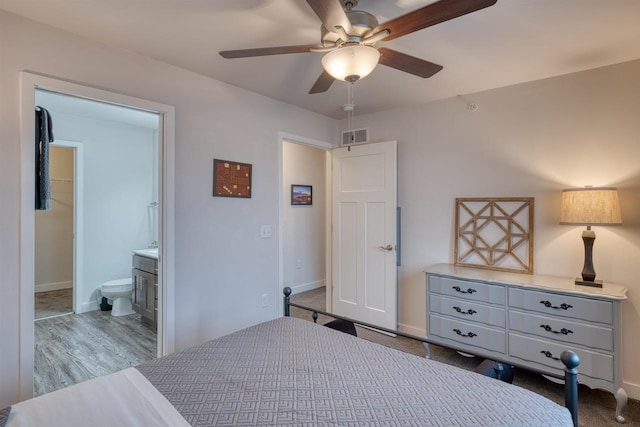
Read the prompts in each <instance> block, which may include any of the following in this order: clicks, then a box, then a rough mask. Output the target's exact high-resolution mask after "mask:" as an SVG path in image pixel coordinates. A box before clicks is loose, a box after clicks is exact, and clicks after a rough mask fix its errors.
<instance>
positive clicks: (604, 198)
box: [560, 187, 622, 225]
mask: <svg viewBox="0 0 640 427" xmlns="http://www.w3.org/2000/svg"><path fill="white" fill-rule="evenodd" d="M560 223H562V224H576V225H614V224H622V216H621V215H620V202H619V201H618V190H617V189H615V188H607V187H585V188H572V189H568V190H562V210H561V212H560Z"/></svg>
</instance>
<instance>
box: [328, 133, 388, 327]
mask: <svg viewBox="0 0 640 427" xmlns="http://www.w3.org/2000/svg"><path fill="white" fill-rule="evenodd" d="M396 157H397V156H396V142H395V141H388V142H379V143H373V144H364V145H356V146H352V147H351V150H348V149H347V148H338V149H335V150H333V176H332V178H333V208H332V210H333V213H332V225H333V236H332V237H333V238H332V242H333V248H332V253H333V293H332V295H333V300H332V304H333V312H334V313H335V314H338V315H341V316H346V317H349V318H352V319H355V320H360V321H363V322H366V323H370V324H373V325H377V326H381V327H384V328H388V329H393V330H396V329H397V269H396V242H397V240H396V232H397V230H396V207H397V196H396V181H397V177H396V169H397V166H396Z"/></svg>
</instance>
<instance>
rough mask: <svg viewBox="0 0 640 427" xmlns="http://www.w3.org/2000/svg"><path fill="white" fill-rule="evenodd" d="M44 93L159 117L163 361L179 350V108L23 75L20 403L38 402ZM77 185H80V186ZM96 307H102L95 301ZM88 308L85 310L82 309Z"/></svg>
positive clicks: (160, 343)
mask: <svg viewBox="0 0 640 427" xmlns="http://www.w3.org/2000/svg"><path fill="white" fill-rule="evenodd" d="M36 88H38V89H43V90H48V91H51V92H57V93H62V94H65V95H70V96H76V97H79V98H86V99H92V100H96V101H100V102H107V103H111V104H115V105H122V106H127V107H131V108H136V109H139V110H144V111H150V112H154V113H157V114H159V115H160V122H161V123H160V126H161V129H162V141H161V144H160V146H159V150H158V151H159V155H158V158H159V162H161V165H160V166H161V169H160V170H161V174H160V176H161V177H162V178H161V181H162V182H161V188H160V189H159V192H158V193H159V203H160V211H159V212H160V217H161V220H160V224H161V226H160V236H159V237H160V256H159V259H160V266H159V271H158V275H159V277H158V279H159V282H158V283H159V284H160V288H159V295H158V299H159V303H160V305H161V307H162V309H161V310H159V311H158V355H160V356H162V355H165V354H168V353H171V352H173V350H174V346H175V298H174V297H175V283H174V282H175V269H174V258H175V255H174V254H175V249H174V245H175V226H174V223H175V208H174V204H175V195H174V192H175V191H174V190H175V166H174V164H175V107H173V106H170V105H165V104H160V103H157V102H153V101H147V100H144V99H141V98H135V97H132V96H128V95H122V94H119V93H114V92H108V91H106V90H102V89H96V88H93V87H90V86H84V85H80V84H76V83H71V82H68V81H64V80H58V79H54V78H51V77H46V76H42V75H39V74H34V73H31V72H27V71H22V72H20V155H21V159H20V164H21V172H20V192H21V197H20V254H19V262H20V271H19V288H20V291H19V292H20V316H19V325H18V328H19V336H20V349H19V368H18V374H19V387H20V390H19V399H20V400H25V399H28V398H31V397H33V367H34V326H33V320H34V299H35V292H34V238H35V236H34V234H35V226H34V218H35V212H34V203H35V201H34V194H33V188H34V186H35V177H34V176H35V173H34V158H35V147H34V144H33V140H34V138H35V129H34V127H33V123H34V120H35V117H34V114H35V113H34V111H35V90H36ZM76 181H78V180H76ZM96 305H97V301H96ZM83 308H84V307H83Z"/></svg>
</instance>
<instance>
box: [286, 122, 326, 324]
mask: <svg viewBox="0 0 640 427" xmlns="http://www.w3.org/2000/svg"><path fill="white" fill-rule="evenodd" d="M285 142H292V143H295V144H301V145H307V146H310V147H313V148H318V149H320V150H324V151H325V156H326V161H325V167H326V169H325V189H326V191H325V207H326V209H325V230H326V235H325V260H326V262H325V286H326V290H327V291H326V309H327V311H329V312H330V311H331V308H332V306H331V303H332V298H331V297H332V289H333V286H332V271H333V268H332V257H331V253H332V252H331V234H332V233H331V200H332V190H331V150H333V149H334V148H337V146H335V145H333V144H331V143H328V142H323V141H319V140H317V139H313V138H307V137H304V136H299V135H293V134H290V133H286V132H278V189H279V190H278V289H276V301H278V302H280V301H281V298H282V297H283V295H282V289H283V288H284V283H283V281H284V221H283V218H282V210H283V209H282V207H283V203H284V200H285V194H284V193H285V192H284V190H283V188H282V184H283V179H284V178H283V172H284V170H283V168H284V159H283V155H284V153H283V145H284V143H285ZM287 196H288V194H287ZM277 306H278V317H282V316H283V315H284V306H283V304H280V303H278V304H277Z"/></svg>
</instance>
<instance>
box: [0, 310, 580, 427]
mask: <svg viewBox="0 0 640 427" xmlns="http://www.w3.org/2000/svg"><path fill="white" fill-rule="evenodd" d="M285 311H286V310H285ZM572 371H573V372H574V373H575V367H573V369H572ZM574 385H575V384H574ZM574 423H575V424H574ZM39 425H47V426H63V425H64V426H76V425H92V426H101V425H104V426H114V425H118V426H141V425H145V426H172V427H173V426H183V425H184V426H187V425H192V426H238V425H247V426H268V425H272V426H276V425H277V426H286V425H291V426H293V425H295V426H299V425H308V426H316V425H317V426H324V425H331V426H334V425H340V426H356V425H357V426H361V425H385V426H395V425H403V426H405V425H416V426H441V425H448V426H468V425H477V426H482V425H490V426H499V425H502V426H525V425H526V426H530V425H545V426H573V425H577V419H576V418H573V419H572V415H571V413H570V411H569V410H568V409H567V408H565V407H563V406H561V405H558V404H556V403H555V402H552V401H550V400H548V399H546V398H544V397H542V396H540V395H537V394H535V393H533V392H530V391H528V390H525V389H522V388H519V387H517V386H513V385H511V384H507V383H505V382H502V381H498V380H495V379H492V378H489V377H486V376H483V375H479V374H476V373H474V372H470V371H465V370H462V369H459V368H456V367H453V366H449V365H446V364H442V363H439V362H436V361H433V360H428V359H424V358H420V357H417V356H414V355H411V354H407V353H403V352H401V351H398V350H395V349H391V348H387V347H384V346H381V345H378V344H375V343H372V342H369V341H366V340H363V339H361V338H357V337H354V336H352V335H349V334H345V333H342V332H339V331H336V330H333V329H330V328H326V327H323V326H321V325H317V324H315V323H312V322H310V321H306V320H303V319H298V318H293V317H283V318H278V319H274V320H271V321H268V322H265V323H262V324H258V325H255V326H252V327H249V328H247V329H243V330H241V331H238V332H235V333H232V334H230V335H227V336H224V337H221V338H217V339H215V340H212V341H209V342H206V343H203V344H201V345H198V346H195V347H192V348H189V349H187V350H183V351H180V352H178V353H175V354H172V355H168V356H165V357H162V358H159V359H156V360H154V361H151V362H148V363H145V364H143V365H140V366H137V367H136V368H129V369H126V370H124V371H121V372H118V373H116V374H112V375H109V376H106V377H101V378H96V379H94V380H91V381H87V382H85V383H81V384H77V385H75V386H71V387H68V388H65V389H62V390H58V391H56V392H53V393H49V394H46V395H43V396H40V397H37V398H34V399H31V400H28V401H25V402H21V403H18V404H16V405H14V406H13V407H12V408H11V412H10V414H9V416H8V422H7V426H9V427H16V426H18V427H19V426H39Z"/></svg>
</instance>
